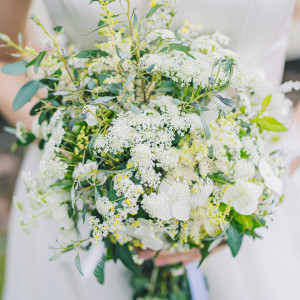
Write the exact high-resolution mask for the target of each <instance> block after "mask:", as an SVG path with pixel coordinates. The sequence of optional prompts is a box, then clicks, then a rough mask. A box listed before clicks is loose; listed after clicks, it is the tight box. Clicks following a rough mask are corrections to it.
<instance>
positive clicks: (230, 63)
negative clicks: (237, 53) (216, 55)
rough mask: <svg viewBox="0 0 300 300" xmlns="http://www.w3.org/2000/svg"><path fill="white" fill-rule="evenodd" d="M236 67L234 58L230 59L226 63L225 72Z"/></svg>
mask: <svg viewBox="0 0 300 300" xmlns="http://www.w3.org/2000/svg"><path fill="white" fill-rule="evenodd" d="M233 65H234V60H233V59H232V58H229V59H228V60H227V61H226V64H225V67H224V71H226V72H227V71H229V70H230V69H231V68H232V66H233Z"/></svg>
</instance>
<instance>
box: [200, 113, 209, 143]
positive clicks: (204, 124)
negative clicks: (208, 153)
mask: <svg viewBox="0 0 300 300" xmlns="http://www.w3.org/2000/svg"><path fill="white" fill-rule="evenodd" d="M200 118H201V122H202V126H203V130H204V133H205V136H206V139H207V140H209V139H210V132H209V128H208V126H207V123H206V121H205V119H204V117H203V114H200Z"/></svg>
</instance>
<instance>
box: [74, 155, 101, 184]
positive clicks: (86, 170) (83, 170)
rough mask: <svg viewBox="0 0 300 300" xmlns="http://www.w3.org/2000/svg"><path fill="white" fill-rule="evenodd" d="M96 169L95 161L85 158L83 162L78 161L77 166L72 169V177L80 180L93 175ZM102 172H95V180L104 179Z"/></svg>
mask: <svg viewBox="0 0 300 300" xmlns="http://www.w3.org/2000/svg"><path fill="white" fill-rule="evenodd" d="M97 171H98V164H97V162H94V161H91V160H89V159H88V160H87V161H86V163H85V164H83V163H79V164H78V166H77V167H76V168H75V169H74V172H73V174H72V177H73V178H74V179H76V178H77V179H79V180H80V181H83V180H88V179H89V178H91V177H93V176H94V175H95V173H96V172H97ZM104 177H105V176H104V175H103V173H97V176H96V178H97V180H98V181H99V180H102V179H105V178H104Z"/></svg>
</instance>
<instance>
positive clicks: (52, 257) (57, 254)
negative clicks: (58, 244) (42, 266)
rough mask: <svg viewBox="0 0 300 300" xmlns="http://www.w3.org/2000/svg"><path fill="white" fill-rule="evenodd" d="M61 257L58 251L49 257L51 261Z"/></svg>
mask: <svg viewBox="0 0 300 300" xmlns="http://www.w3.org/2000/svg"><path fill="white" fill-rule="evenodd" d="M59 257H60V253H56V254H54V255H53V256H51V257H50V258H49V261H54V260H57V259H58V258H59Z"/></svg>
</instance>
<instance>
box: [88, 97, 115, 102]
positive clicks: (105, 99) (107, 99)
mask: <svg viewBox="0 0 300 300" xmlns="http://www.w3.org/2000/svg"><path fill="white" fill-rule="evenodd" d="M115 98H117V96H103V97H99V98H97V99H95V100H94V101H93V102H92V103H93V104H104V103H106V102H108V101H110V100H113V99H115Z"/></svg>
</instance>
